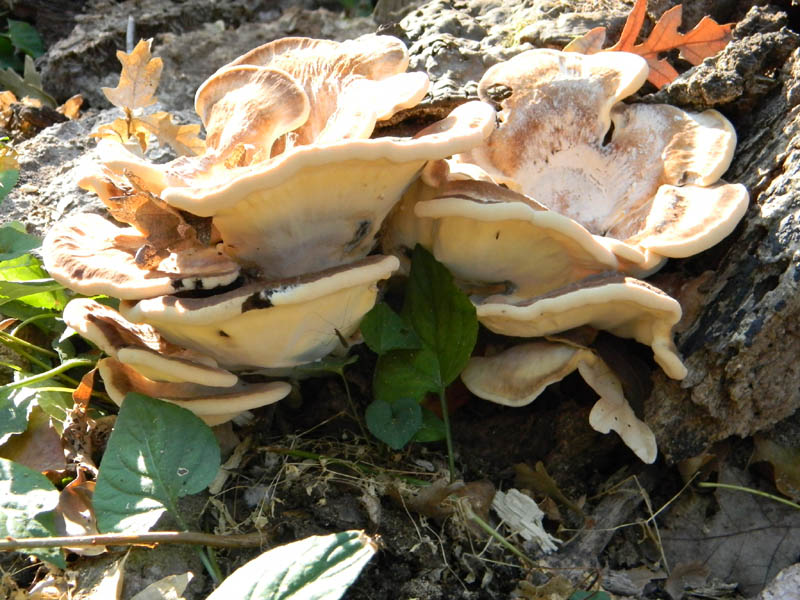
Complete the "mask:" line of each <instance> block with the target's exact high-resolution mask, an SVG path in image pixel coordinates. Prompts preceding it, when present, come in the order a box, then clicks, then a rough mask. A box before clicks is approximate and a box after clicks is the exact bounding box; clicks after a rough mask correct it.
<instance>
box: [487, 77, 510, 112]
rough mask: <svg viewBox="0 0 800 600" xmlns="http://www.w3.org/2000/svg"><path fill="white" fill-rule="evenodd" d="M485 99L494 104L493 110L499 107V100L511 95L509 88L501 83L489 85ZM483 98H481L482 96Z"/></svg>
mask: <svg viewBox="0 0 800 600" xmlns="http://www.w3.org/2000/svg"><path fill="white" fill-rule="evenodd" d="M484 93H485V94H486V101H487V102H489V103H490V104H492V105H493V106H494V109H495V110H499V109H500V102H502V101H503V100H505V99H506V98H508V97H510V96H511V93H512V91H511V88H510V87H508V86H507V85H503V84H502V83H495V84H494V85H490V86H489V87H488V88H486V90H484ZM482 99H483V98H482Z"/></svg>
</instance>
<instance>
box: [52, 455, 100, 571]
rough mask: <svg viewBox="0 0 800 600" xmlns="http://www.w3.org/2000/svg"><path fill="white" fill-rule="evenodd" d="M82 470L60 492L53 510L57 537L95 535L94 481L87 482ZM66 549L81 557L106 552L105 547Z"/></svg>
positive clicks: (96, 532)
mask: <svg viewBox="0 0 800 600" xmlns="http://www.w3.org/2000/svg"><path fill="white" fill-rule="evenodd" d="M84 473H85V471H84V470H83V469H78V476H77V477H76V478H75V479H73V480H72V481H71V482H70V483H69V484H67V486H66V487H65V488H64V489H63V490H61V493H60V494H59V496H58V505H57V506H56V509H55V527H56V532H57V533H58V534H59V535H64V536H66V535H81V536H83V535H97V534H98V533H99V532H98V531H97V521H96V520H95V517H94V509H93V508H92V494H93V493H94V481H87V480H86V476H85V475H84ZM66 549H67V550H69V551H70V552H74V553H75V554H80V555H81V556H97V555H98V554H102V553H103V552H105V551H106V548H105V546H79V547H74V548H71V547H68V546H66Z"/></svg>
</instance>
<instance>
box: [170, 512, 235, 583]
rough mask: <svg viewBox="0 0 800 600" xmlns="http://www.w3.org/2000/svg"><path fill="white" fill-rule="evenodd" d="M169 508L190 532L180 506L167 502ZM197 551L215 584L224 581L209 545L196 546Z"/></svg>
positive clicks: (183, 527)
mask: <svg viewBox="0 0 800 600" xmlns="http://www.w3.org/2000/svg"><path fill="white" fill-rule="evenodd" d="M167 510H168V511H169V512H170V513H172V516H173V517H174V518H175V520H176V521H177V522H178V525H179V526H180V528H181V529H183V530H184V531H186V532H188V531H189V528H188V527H187V526H186V523H185V522H184V520H183V517H182V516H181V514H180V512H178V507H177V506H175V505H174V504H173V503H172V502H168V503H167ZM195 552H197V556H198V557H199V558H200V562H202V563H203V566H204V567H205V568H206V571H208V574H209V575H211V579H212V580H213V581H214V585H219V584H220V583H221V582H222V579H223V577H222V571H221V570H220V568H219V565H218V564H217V559H216V557H215V556H214V555H213V554H212V553H211V549H210V548H209V547H208V546H205V547H203V548H195Z"/></svg>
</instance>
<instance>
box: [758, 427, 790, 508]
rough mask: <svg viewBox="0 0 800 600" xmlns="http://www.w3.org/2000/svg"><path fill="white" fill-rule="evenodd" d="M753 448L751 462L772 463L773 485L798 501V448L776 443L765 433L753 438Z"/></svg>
mask: <svg viewBox="0 0 800 600" xmlns="http://www.w3.org/2000/svg"><path fill="white" fill-rule="evenodd" d="M753 441H754V442H755V449H754V450H753V456H752V458H751V459H750V461H751V462H761V461H764V462H768V463H769V464H770V465H772V475H773V477H774V479H775V487H776V488H778V490H779V491H780V492H781V494H783V495H784V496H788V497H789V498H791V499H792V500H794V501H800V448H792V447H789V446H784V445H782V444H778V443H777V442H774V441H773V440H771V439H769V438H767V437H766V436H765V435H761V434H759V435H756V436H755V437H754V438H753Z"/></svg>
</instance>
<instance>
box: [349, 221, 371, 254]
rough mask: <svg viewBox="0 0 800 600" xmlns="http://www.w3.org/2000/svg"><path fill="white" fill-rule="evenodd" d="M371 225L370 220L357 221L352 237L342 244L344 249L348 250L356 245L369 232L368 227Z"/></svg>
mask: <svg viewBox="0 0 800 600" xmlns="http://www.w3.org/2000/svg"><path fill="white" fill-rule="evenodd" d="M371 226H372V221H368V220H364V221H359V222H358V225H356V231H355V233H354V234H353V237H352V238H351V239H350V241H349V242H347V243H346V244H345V245H344V251H345V252H350V251H351V250H353V249H354V248H356V247H358V245H359V244H360V243H361V241H362V240H363V239H364V238H365V237H366V235H367V234H368V233H369V230H370V227H371Z"/></svg>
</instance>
